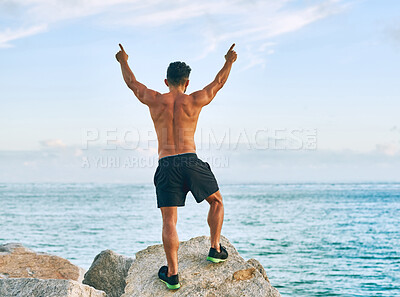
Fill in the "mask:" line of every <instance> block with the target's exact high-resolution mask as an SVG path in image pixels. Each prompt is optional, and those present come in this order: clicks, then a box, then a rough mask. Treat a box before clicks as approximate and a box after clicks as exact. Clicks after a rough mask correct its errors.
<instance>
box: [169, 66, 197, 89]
mask: <svg viewBox="0 0 400 297" xmlns="http://www.w3.org/2000/svg"><path fill="white" fill-rule="evenodd" d="M191 70H192V69H190V67H189V65H186V63H185V62H172V63H171V64H169V66H168V69H167V80H168V83H169V84H171V85H173V86H179V85H182V84H184V83H185V82H186V81H187V80H188V79H189V74H190V71H191Z"/></svg>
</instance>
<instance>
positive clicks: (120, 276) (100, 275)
mask: <svg viewBox="0 0 400 297" xmlns="http://www.w3.org/2000/svg"><path fill="white" fill-rule="evenodd" d="M132 262H133V259H132V258H128V257H125V256H122V255H118V254H116V253H114V252H113V251H111V250H105V251H102V252H101V253H100V254H98V255H97V256H96V257H95V258H94V260H93V263H92V266H90V268H89V270H88V271H87V272H86V274H85V278H84V280H83V283H84V284H87V285H90V286H92V287H94V288H96V289H98V290H102V291H104V292H106V293H107V297H119V296H121V295H122V294H123V293H124V289H125V285H126V282H125V278H126V276H127V275H128V271H129V267H130V266H131V264H132Z"/></svg>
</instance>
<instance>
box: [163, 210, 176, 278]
mask: <svg viewBox="0 0 400 297" xmlns="http://www.w3.org/2000/svg"><path fill="white" fill-rule="evenodd" d="M160 209H161V214H162V218H163V229H162V240H163V244H164V251H165V255H166V256H167V262H168V277H169V276H171V275H175V274H178V248H179V239H178V233H177V232H176V222H177V220H178V210H177V207H176V206H174V207H161V208H160Z"/></svg>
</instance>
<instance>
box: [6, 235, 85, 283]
mask: <svg viewBox="0 0 400 297" xmlns="http://www.w3.org/2000/svg"><path fill="white" fill-rule="evenodd" d="M83 273H84V271H83V269H82V268H80V267H78V266H75V265H74V264H72V263H71V262H70V261H68V260H66V259H64V258H61V257H58V256H54V255H49V254H46V253H40V252H35V251H32V250H30V249H28V248H26V247H24V246H23V245H22V244H20V243H7V244H3V245H0V279H5V278H41V279H71V280H76V281H79V282H80V281H81V280H82V278H83Z"/></svg>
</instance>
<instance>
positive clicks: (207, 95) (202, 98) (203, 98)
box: [191, 44, 237, 106]
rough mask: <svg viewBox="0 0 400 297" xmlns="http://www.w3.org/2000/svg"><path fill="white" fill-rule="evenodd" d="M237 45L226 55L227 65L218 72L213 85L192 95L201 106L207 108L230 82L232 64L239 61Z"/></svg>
mask: <svg viewBox="0 0 400 297" xmlns="http://www.w3.org/2000/svg"><path fill="white" fill-rule="evenodd" d="M234 46H235V44H232V46H231V47H230V49H229V50H228V52H227V53H226V55H225V64H224V66H223V67H222V69H221V70H220V71H219V72H218V74H217V76H216V77H215V79H214V80H213V82H212V83H210V84H209V85H207V86H206V87H205V88H204V89H202V90H200V91H197V92H194V93H192V94H191V95H192V96H193V98H194V100H195V101H196V102H197V103H198V104H200V105H201V106H205V105H207V104H209V103H210V102H211V101H212V100H213V99H214V97H215V95H216V94H217V92H218V91H219V90H221V88H222V87H223V86H224V84H225V83H226V81H227V80H228V76H229V73H230V72H231V68H232V64H233V63H234V62H235V61H236V59H237V54H236V52H235V51H234V50H233V47H234Z"/></svg>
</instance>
